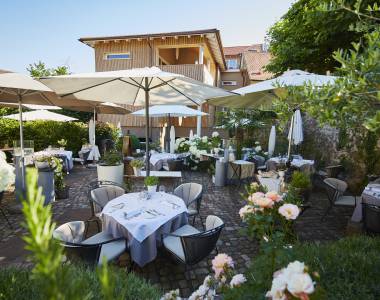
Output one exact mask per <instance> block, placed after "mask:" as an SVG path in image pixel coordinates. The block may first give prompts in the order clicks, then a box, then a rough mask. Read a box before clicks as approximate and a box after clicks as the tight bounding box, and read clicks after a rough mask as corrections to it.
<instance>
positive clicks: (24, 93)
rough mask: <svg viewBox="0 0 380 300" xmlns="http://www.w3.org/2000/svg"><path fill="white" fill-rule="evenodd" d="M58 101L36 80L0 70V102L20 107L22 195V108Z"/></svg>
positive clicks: (23, 182)
mask: <svg viewBox="0 0 380 300" xmlns="http://www.w3.org/2000/svg"><path fill="white" fill-rule="evenodd" d="M57 100H58V97H57V95H56V94H55V93H54V92H53V91H52V90H51V89H50V88H48V87H47V86H45V85H44V84H42V83H41V82H39V81H37V80H34V79H33V78H32V77H30V76H27V75H24V74H19V73H12V72H10V71H6V70H0V102H1V103H12V104H13V105H14V104H17V105H18V109H19V121H20V160H19V168H20V170H21V175H20V178H19V179H20V180H16V187H17V185H18V183H17V182H20V181H21V182H20V184H21V190H22V191H21V193H23V192H24V191H25V180H24V172H25V168H24V134H23V124H22V120H23V118H22V107H23V105H24V104H40V105H54V104H55V103H56V102H57Z"/></svg>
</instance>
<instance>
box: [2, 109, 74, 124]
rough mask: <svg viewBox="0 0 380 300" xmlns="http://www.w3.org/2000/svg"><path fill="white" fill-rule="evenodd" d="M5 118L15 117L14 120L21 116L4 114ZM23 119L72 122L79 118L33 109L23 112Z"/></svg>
mask: <svg viewBox="0 0 380 300" xmlns="http://www.w3.org/2000/svg"><path fill="white" fill-rule="evenodd" d="M3 118H5V119H13V120H19V119H20V116H19V114H12V115H7V116H4V117H3ZM22 120H23V121H38V120H41V121H57V122H71V121H76V120H78V119H76V118H72V117H69V116H65V115H62V114H57V113H55V112H52V111H48V110H43V109H41V110H33V111H28V112H25V113H23V114H22Z"/></svg>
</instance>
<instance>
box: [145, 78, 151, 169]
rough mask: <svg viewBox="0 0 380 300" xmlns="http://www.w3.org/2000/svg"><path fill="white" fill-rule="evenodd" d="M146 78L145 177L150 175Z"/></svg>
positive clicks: (146, 82) (146, 80)
mask: <svg viewBox="0 0 380 300" xmlns="http://www.w3.org/2000/svg"><path fill="white" fill-rule="evenodd" d="M148 85H149V83H148V77H145V88H144V90H145V122H146V123H145V157H146V160H145V169H146V176H149V174H150V163H149V162H150V155H149V88H148Z"/></svg>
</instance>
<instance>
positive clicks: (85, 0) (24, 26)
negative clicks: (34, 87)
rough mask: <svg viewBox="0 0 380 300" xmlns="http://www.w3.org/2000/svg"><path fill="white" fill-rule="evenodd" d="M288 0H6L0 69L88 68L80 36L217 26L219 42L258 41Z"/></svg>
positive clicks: (88, 52)
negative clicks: (36, 64) (33, 66)
mask: <svg viewBox="0 0 380 300" xmlns="http://www.w3.org/2000/svg"><path fill="white" fill-rule="evenodd" d="M292 2H294V1H290V0H265V1H263V0H230V1H226V0H201V1H199V0H187V1H181V0H160V1H158V0H157V1H154V0H139V1H130V0H124V1H121V0H108V1H104V0H103V1H100V0H92V1H90V0H76V1H75V0H61V1H54V0H51V1H48V0H39V1H37V0H35V1H30V0H14V1H11V0H8V1H2V3H1V9H0V20H1V25H0V36H1V39H2V41H1V44H0V69H8V70H12V71H16V72H22V73H26V67H27V66H28V65H29V64H30V63H33V62H37V61H39V60H41V61H43V62H45V63H46V64H47V65H48V66H49V67H55V66H58V65H68V66H69V67H70V71H71V72H74V73H79V72H89V71H94V56H93V50H92V48H90V47H88V46H86V45H84V44H82V43H80V42H78V38H80V37H84V36H104V35H127V34H138V33H155V32H168V31H182V30H196V29H209V28H217V29H219V30H220V31H221V36H222V42H223V45H224V46H233V45H244V44H251V43H256V42H262V41H263V40H264V37H265V33H266V31H267V30H268V29H269V27H270V26H271V25H272V24H273V23H274V22H276V21H277V20H279V18H280V17H281V16H282V15H283V14H284V13H285V12H286V11H287V10H288V8H289V7H290V5H291V3H292Z"/></svg>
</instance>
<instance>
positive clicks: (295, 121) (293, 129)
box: [288, 109, 303, 158]
mask: <svg viewBox="0 0 380 300" xmlns="http://www.w3.org/2000/svg"><path fill="white" fill-rule="evenodd" d="M288 140H289V145H288V158H290V149H291V145H292V144H293V145H299V144H301V143H302V142H303V131H302V117H301V112H300V110H299V109H297V110H296V111H295V112H294V114H293V115H292V119H291V122H290V130H289V134H288Z"/></svg>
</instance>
